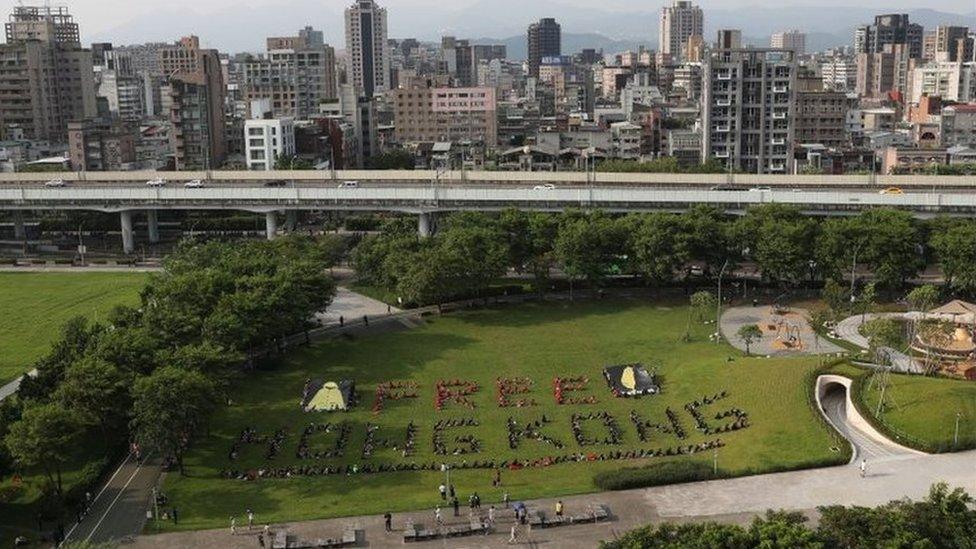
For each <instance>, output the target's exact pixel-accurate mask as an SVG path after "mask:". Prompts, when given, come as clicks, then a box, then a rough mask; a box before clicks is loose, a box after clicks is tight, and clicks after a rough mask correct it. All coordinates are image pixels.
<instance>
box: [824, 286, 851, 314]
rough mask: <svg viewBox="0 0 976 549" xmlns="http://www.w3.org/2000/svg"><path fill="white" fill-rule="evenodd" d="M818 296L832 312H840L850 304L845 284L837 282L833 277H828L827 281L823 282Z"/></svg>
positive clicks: (848, 292)
mask: <svg viewBox="0 0 976 549" xmlns="http://www.w3.org/2000/svg"><path fill="white" fill-rule="evenodd" d="M820 297H821V298H822V299H823V300H824V302H826V303H827V306H828V307H830V310H831V311H833V312H834V314H842V313H843V312H844V311H846V310H848V309H849V308H850V306H851V296H850V290H848V289H847V287H846V286H842V285H841V284H839V283H838V282H837V281H836V280H834V279H833V278H828V279H827V282H825V283H824V287H823V290H822V291H821V292H820Z"/></svg>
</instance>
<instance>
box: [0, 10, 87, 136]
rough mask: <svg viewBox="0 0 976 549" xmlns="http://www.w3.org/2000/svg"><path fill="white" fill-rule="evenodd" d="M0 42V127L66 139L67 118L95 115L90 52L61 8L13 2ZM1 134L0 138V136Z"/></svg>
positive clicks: (79, 118) (4, 131)
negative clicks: (15, 4) (14, 4)
mask: <svg viewBox="0 0 976 549" xmlns="http://www.w3.org/2000/svg"><path fill="white" fill-rule="evenodd" d="M6 34H7V41H6V43H5V44H3V45H0V90H2V93H0V129H2V134H3V136H6V135H9V134H10V133H13V132H16V133H18V134H22V135H23V136H25V137H27V138H28V139H41V140H49V141H54V142H61V143H66V142H67V139H68V122H72V121H75V120H83V119H85V118H90V117H93V116H95V114H96V102H95V81H94V75H93V68H92V53H91V51H90V50H86V49H82V47H81V42H80V37H79V32H78V24H77V23H75V22H74V19H73V18H72V16H71V15H70V14H69V13H68V9H67V8H65V7H51V6H44V7H37V6H24V5H18V6H16V7H15V8H14V11H13V13H12V14H11V15H10V20H9V21H8V22H7V24H6ZM0 137H2V136H0Z"/></svg>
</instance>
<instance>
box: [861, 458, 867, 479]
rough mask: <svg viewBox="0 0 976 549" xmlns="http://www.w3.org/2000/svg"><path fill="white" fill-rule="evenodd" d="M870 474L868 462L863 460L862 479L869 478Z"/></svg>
mask: <svg viewBox="0 0 976 549" xmlns="http://www.w3.org/2000/svg"><path fill="white" fill-rule="evenodd" d="M867 472H868V460H866V459H864V458H861V478H864V477H865V476H867Z"/></svg>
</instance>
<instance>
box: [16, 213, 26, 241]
mask: <svg viewBox="0 0 976 549" xmlns="http://www.w3.org/2000/svg"><path fill="white" fill-rule="evenodd" d="M14 240H27V230H26V229H25V228H24V212H22V211H20V210H14Z"/></svg>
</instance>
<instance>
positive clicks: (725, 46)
mask: <svg viewBox="0 0 976 549" xmlns="http://www.w3.org/2000/svg"><path fill="white" fill-rule="evenodd" d="M741 47H742V31H741V30H739V29H719V31H718V32H717V33H716V37H715V49H719V50H737V49H739V48H741Z"/></svg>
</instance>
